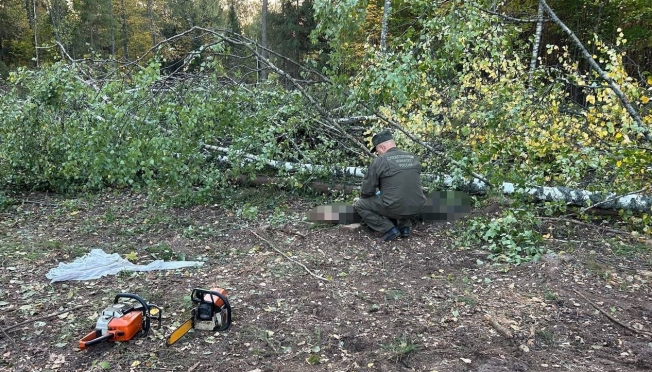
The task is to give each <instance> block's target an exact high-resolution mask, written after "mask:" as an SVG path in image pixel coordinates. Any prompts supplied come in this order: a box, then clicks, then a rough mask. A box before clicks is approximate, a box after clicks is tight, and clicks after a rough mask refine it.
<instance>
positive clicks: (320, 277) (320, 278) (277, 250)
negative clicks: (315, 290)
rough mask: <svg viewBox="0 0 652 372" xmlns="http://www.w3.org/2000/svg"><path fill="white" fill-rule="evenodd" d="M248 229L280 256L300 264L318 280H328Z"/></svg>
mask: <svg viewBox="0 0 652 372" xmlns="http://www.w3.org/2000/svg"><path fill="white" fill-rule="evenodd" d="M250 231H251V233H252V234H254V235H256V236H257V237H258V239H260V240H262V241H264V242H265V243H267V245H269V246H270V247H271V248H272V249H273V250H275V251H276V252H278V253H279V254H281V256H283V257H285V258H287V259H288V260H289V261H292V262H294V263H295V264H297V265H299V266H301V267H302V268H303V269H304V270H305V271H306V272H307V273H308V274H310V275H312V276H314V277H315V278H317V279H319V280H323V281H326V282H330V280H328V279H327V278H324V277H323V276H320V275H318V274H315V273H314V272H312V271H311V270H310V269H309V268H308V267H306V265H304V264H302V263H301V262H299V261H297V260H295V259H294V258H292V257H290V256H288V255H286V254H285V253H283V252H282V251H281V250H280V249H278V248H276V246H275V245H274V244H272V242H270V241H269V240H267V239H265V238H263V237H262V236H260V235H258V234H257V233H256V232H255V231H253V230H250Z"/></svg>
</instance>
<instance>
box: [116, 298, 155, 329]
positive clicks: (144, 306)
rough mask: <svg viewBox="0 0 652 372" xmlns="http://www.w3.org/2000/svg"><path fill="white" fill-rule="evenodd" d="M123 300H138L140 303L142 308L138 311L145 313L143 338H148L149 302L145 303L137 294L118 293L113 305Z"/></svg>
mask: <svg viewBox="0 0 652 372" xmlns="http://www.w3.org/2000/svg"><path fill="white" fill-rule="evenodd" d="M121 298H131V299H133V300H136V301H138V302H140V305H141V308H140V309H138V310H140V311H142V312H143V329H142V331H143V335H142V337H147V335H148V334H149V315H148V313H149V306H148V305H147V302H145V300H143V298H142V297H140V296H138V295H135V294H132V293H118V294H117V295H115V298H114V299H113V303H114V304H117V303H118V300H119V299H121Z"/></svg>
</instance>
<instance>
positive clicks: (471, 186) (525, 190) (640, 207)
mask: <svg viewBox="0 0 652 372" xmlns="http://www.w3.org/2000/svg"><path fill="white" fill-rule="evenodd" d="M204 147H205V148H206V149H209V150H214V151H219V152H222V153H224V154H226V155H219V156H217V159H218V160H219V161H221V162H226V163H231V164H232V163H234V162H264V163H265V164H266V165H268V166H270V167H272V168H276V169H284V170H286V171H289V172H297V173H308V174H310V173H313V172H328V173H329V174H332V175H335V176H338V177H341V176H352V177H356V178H363V177H364V174H365V172H366V171H367V169H366V168H363V167H329V166H325V165H313V164H297V163H291V162H286V161H277V160H270V159H261V158H260V157H259V156H256V155H252V154H246V153H243V152H242V151H233V150H231V149H229V148H226V147H220V146H212V145H204ZM422 179H423V180H424V182H426V183H432V184H442V185H444V186H445V187H447V188H449V189H453V190H460V191H466V192H469V193H472V194H483V193H485V192H486V190H487V185H486V184H485V183H484V182H483V181H481V180H478V179H473V180H472V181H468V180H463V179H459V178H454V177H452V176H449V175H441V176H436V175H433V174H428V173H424V174H422ZM326 187H328V186H326ZM340 187H342V190H346V187H353V186H342V185H340ZM349 190H350V189H349ZM500 190H501V191H502V192H503V194H506V195H510V194H516V195H527V196H529V197H531V198H532V199H533V200H536V201H540V202H546V201H548V202H553V201H563V202H565V203H566V204H568V205H575V206H581V207H590V206H594V207H595V208H599V209H624V210H631V211H634V212H645V213H650V212H652V197H651V196H650V195H647V194H644V193H643V192H634V193H631V194H627V195H618V194H615V193H608V194H605V193H596V192H592V191H587V190H578V189H571V188H568V187H563V186H557V187H549V186H535V187H518V186H517V185H515V184H513V183H509V182H503V183H502V185H501V188H500Z"/></svg>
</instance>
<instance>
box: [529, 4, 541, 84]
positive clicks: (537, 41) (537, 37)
mask: <svg viewBox="0 0 652 372" xmlns="http://www.w3.org/2000/svg"><path fill="white" fill-rule="evenodd" d="M542 32H543V5H541V3H539V11H538V13H537V28H536V32H535V33H534V45H533V46H532V58H531V59H530V72H529V74H528V82H529V83H530V84H532V74H533V73H534V70H535V69H536V68H537V60H538V59H539V47H540V45H541V34H542Z"/></svg>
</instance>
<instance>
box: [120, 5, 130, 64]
mask: <svg viewBox="0 0 652 372" xmlns="http://www.w3.org/2000/svg"><path fill="white" fill-rule="evenodd" d="M120 6H121V7H122V9H121V12H122V14H121V16H122V49H123V51H124V54H125V60H126V61H129V36H128V35H127V9H126V8H125V0H120Z"/></svg>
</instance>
